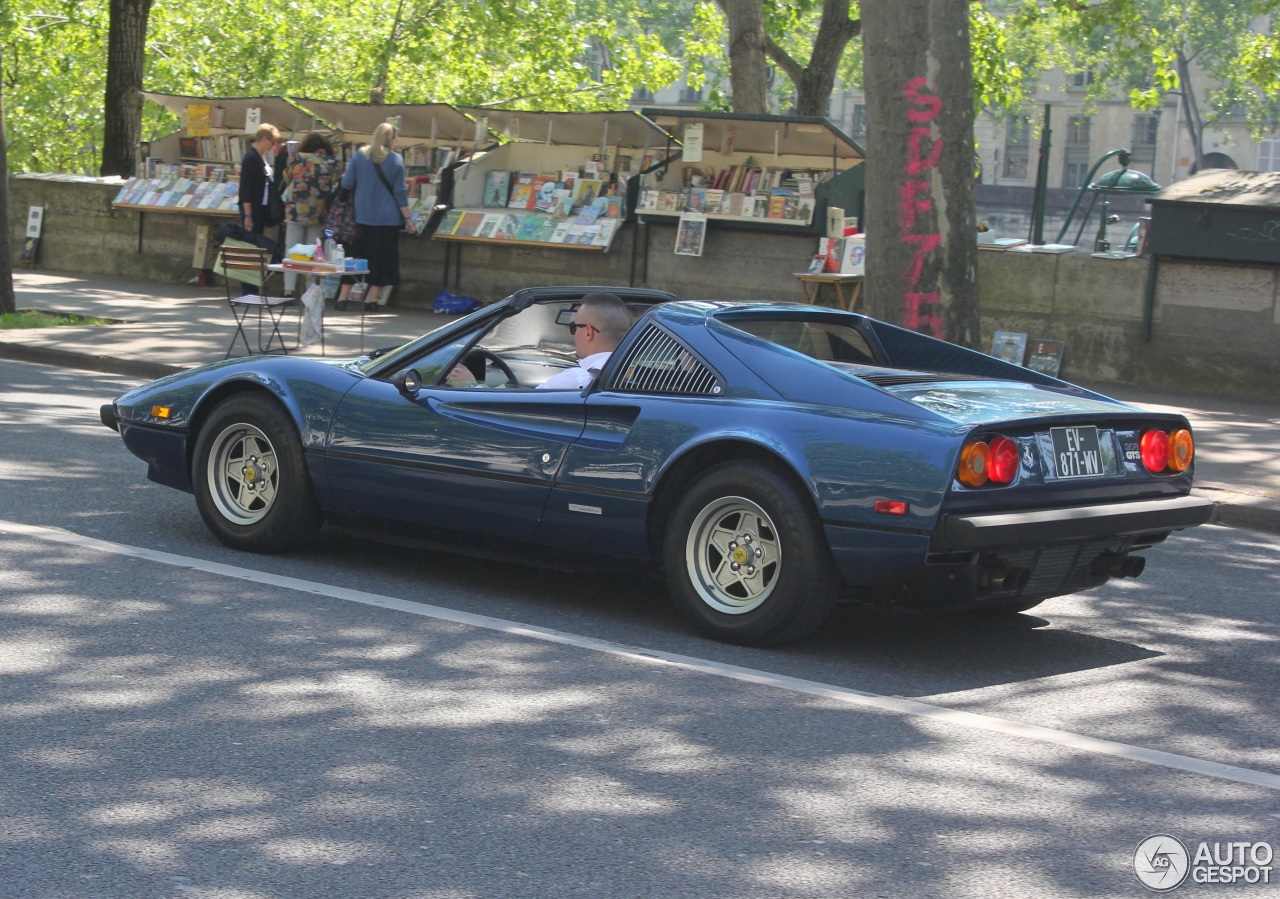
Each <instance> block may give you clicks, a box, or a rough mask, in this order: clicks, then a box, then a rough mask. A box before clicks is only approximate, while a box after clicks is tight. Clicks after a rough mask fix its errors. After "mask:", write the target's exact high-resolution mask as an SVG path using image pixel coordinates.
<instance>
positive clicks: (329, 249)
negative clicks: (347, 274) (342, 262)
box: [324, 230, 336, 263]
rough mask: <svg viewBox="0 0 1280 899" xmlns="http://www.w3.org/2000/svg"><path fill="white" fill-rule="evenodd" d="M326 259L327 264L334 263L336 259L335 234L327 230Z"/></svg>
mask: <svg viewBox="0 0 1280 899" xmlns="http://www.w3.org/2000/svg"><path fill="white" fill-rule="evenodd" d="M324 258H325V261H326V262H329V263H333V262H335V261H336V259H335V250H334V243H333V232H332V231H328V230H326V231H325V232H324Z"/></svg>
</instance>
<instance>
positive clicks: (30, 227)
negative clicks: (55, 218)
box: [27, 206, 44, 237]
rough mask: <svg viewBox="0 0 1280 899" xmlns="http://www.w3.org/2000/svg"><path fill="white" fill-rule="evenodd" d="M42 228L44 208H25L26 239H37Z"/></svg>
mask: <svg viewBox="0 0 1280 899" xmlns="http://www.w3.org/2000/svg"><path fill="white" fill-rule="evenodd" d="M43 228H44V207H43V206H28V207H27V237H39V236H40V231H41V229H43Z"/></svg>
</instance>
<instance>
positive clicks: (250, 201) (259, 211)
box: [240, 125, 280, 234]
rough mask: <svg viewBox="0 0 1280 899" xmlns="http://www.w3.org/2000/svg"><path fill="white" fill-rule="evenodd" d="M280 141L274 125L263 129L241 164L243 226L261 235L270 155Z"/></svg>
mask: <svg viewBox="0 0 1280 899" xmlns="http://www.w3.org/2000/svg"><path fill="white" fill-rule="evenodd" d="M278 140H280V132H279V131H278V130H277V129H276V126H275V125H262V126H260V127H259V128H258V131H257V133H256V134H255V135H254V138H253V145H252V146H251V147H250V148H249V150H248V152H246V153H245V154H244V159H242V160H240V224H241V225H242V226H243V227H244V229H245V230H246V231H251V232H253V233H254V234H262V233H263V232H264V231H265V230H266V227H267V214H266V213H267V191H268V189H269V188H270V187H271V181H272V177H273V173H272V171H271V164H270V163H269V162H267V153H268V152H270V150H271V148H272V147H274V146H275V145H276V141H278Z"/></svg>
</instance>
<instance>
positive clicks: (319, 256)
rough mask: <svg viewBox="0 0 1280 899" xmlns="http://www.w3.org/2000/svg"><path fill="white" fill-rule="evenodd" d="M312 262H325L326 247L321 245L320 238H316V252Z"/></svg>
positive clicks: (313, 254) (312, 255) (312, 256)
mask: <svg viewBox="0 0 1280 899" xmlns="http://www.w3.org/2000/svg"><path fill="white" fill-rule="evenodd" d="M311 261H312V262H324V247H322V246H321V245H320V238H318V237H317V238H316V250H315V252H314V253H312V254H311Z"/></svg>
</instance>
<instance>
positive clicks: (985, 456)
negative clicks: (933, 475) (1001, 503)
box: [956, 440, 991, 487]
mask: <svg viewBox="0 0 1280 899" xmlns="http://www.w3.org/2000/svg"><path fill="white" fill-rule="evenodd" d="M990 472H991V447H989V446H988V445H987V444H985V443H983V442H982V441H981V440H975V441H973V442H972V443H966V444H965V445H964V449H962V450H961V451H960V465H959V467H958V468H957V469H956V476H957V477H958V478H960V483H961V484H964V485H965V486H966V487H981V486H982V485H983V484H985V483H986V482H987V478H988V477H989V476H990Z"/></svg>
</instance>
